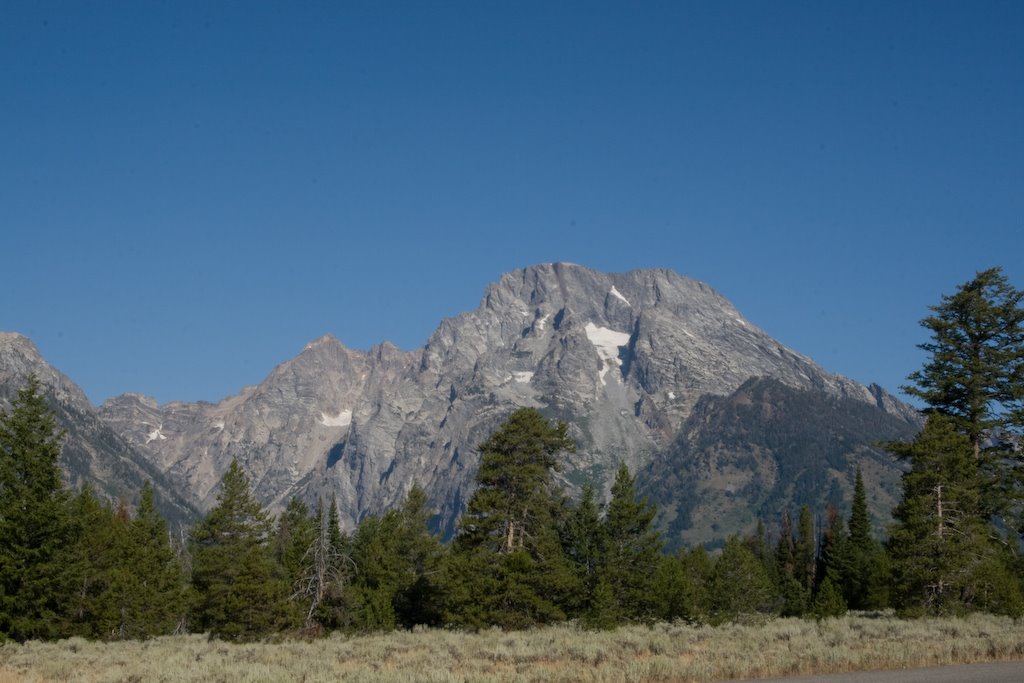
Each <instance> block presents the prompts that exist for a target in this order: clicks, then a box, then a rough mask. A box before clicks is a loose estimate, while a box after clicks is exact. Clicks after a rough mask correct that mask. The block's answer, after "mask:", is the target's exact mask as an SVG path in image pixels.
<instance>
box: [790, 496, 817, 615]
mask: <svg viewBox="0 0 1024 683" xmlns="http://www.w3.org/2000/svg"><path fill="white" fill-rule="evenodd" d="M793 554H794V558H795V560H796V566H795V570H794V578H796V580H797V582H798V583H799V584H800V587H801V588H802V589H803V591H804V594H805V595H806V598H807V600H810V597H811V594H812V593H813V591H814V586H815V574H816V570H817V566H818V548H817V535H816V534H815V533H814V517H813V515H812V514H811V508H810V507H809V506H807V505H803V506H801V508H800V525H799V532H798V535H797V539H796V544H795V546H794V548H793Z"/></svg>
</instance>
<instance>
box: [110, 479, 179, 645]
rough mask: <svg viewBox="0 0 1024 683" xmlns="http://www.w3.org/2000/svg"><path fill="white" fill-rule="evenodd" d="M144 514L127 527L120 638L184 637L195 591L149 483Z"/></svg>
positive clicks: (145, 487)
mask: <svg viewBox="0 0 1024 683" xmlns="http://www.w3.org/2000/svg"><path fill="white" fill-rule="evenodd" d="M139 498H140V500H139V508H138V510H137V511H136V513H135V517H134V518H133V519H132V520H131V522H130V523H129V524H128V528H127V534H128V539H127V540H128V543H127V548H126V552H125V554H124V559H123V560H122V566H121V570H122V573H123V574H124V575H126V576H125V578H124V579H122V581H123V582H124V583H125V584H126V587H125V590H124V595H123V598H122V601H121V604H120V606H119V610H118V616H119V619H118V636H119V637H121V638H133V639H145V638H151V637H154V636H161V635H170V634H172V633H176V632H182V631H184V626H185V620H186V617H187V615H188V611H189V607H190V602H191V591H190V589H189V585H188V581H187V579H186V576H185V571H184V568H183V567H182V566H181V562H180V559H179V557H178V553H177V552H176V550H175V548H174V546H173V545H172V544H171V539H170V535H169V534H168V531H167V522H166V521H165V520H164V518H163V517H162V516H161V515H160V512H159V511H158V510H157V508H156V497H155V494H154V492H153V485H152V484H151V483H150V482H148V481H147V482H146V483H145V484H143V486H142V491H141V493H140V496H139Z"/></svg>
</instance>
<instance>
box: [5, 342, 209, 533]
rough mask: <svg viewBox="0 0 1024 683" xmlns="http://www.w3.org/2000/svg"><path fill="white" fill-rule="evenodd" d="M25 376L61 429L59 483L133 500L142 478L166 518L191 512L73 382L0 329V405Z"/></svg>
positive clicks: (183, 517)
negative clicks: (32, 381)
mask: <svg viewBox="0 0 1024 683" xmlns="http://www.w3.org/2000/svg"><path fill="white" fill-rule="evenodd" d="M30 375H35V376H36V377H37V378H38V379H39V382H40V386H41V387H42V389H43V392H44V393H45V395H46V397H47V399H48V402H49V404H50V406H51V408H53V410H54V412H55V414H56V417H57V422H58V424H59V425H60V427H61V428H62V429H64V430H65V432H66V436H65V438H64V443H63V447H62V449H61V466H62V469H63V471H64V475H65V483H67V484H68V485H69V486H71V487H73V488H76V489H77V488H79V487H81V486H82V485H83V484H85V483H89V484H90V485H92V487H93V488H94V489H95V490H96V491H98V492H101V493H103V494H105V495H106V496H107V497H108V498H109V499H111V500H116V499H125V500H133V499H134V498H136V497H137V496H138V493H139V491H140V490H141V489H142V485H143V483H145V482H146V481H147V480H148V481H151V482H153V487H154V492H155V494H156V500H157V504H158V506H159V508H160V510H161V512H162V513H163V514H164V515H165V516H166V517H167V518H168V520H170V521H171V522H187V521H190V520H191V519H192V518H194V517H195V515H196V512H197V510H196V508H195V507H193V506H192V505H191V504H190V503H188V502H187V501H186V500H185V498H184V497H182V496H181V495H179V494H178V493H177V492H176V490H175V487H174V486H172V485H171V484H170V483H169V482H168V481H167V478H166V477H165V476H164V475H163V473H162V472H161V471H160V470H159V468H157V467H155V466H154V465H153V464H151V463H150V462H149V461H148V460H147V459H146V458H144V457H142V456H141V455H140V454H139V453H138V452H137V451H136V450H134V449H133V448H132V447H131V446H130V445H129V444H128V443H127V442H126V441H125V440H124V439H123V438H121V436H120V435H118V434H117V433H115V432H114V430H113V429H111V428H110V427H109V426H108V425H107V424H105V423H104V422H103V421H102V420H100V418H99V414H98V411H97V409H96V408H95V407H94V406H93V405H92V403H90V402H89V399H88V398H86V396H85V394H84V393H83V392H82V390H81V389H80V388H79V387H78V385H76V384H75V383H74V382H72V381H71V380H70V379H68V378H67V377H66V376H64V375H63V374H61V373H60V372H59V371H57V370H56V369H55V368H53V367H52V366H51V365H49V364H48V363H47V362H46V361H45V360H43V358H42V356H40V354H39V350H38V349H37V348H36V347H35V344H33V343H32V342H31V341H30V340H29V339H27V338H26V337H23V336H21V335H20V334H15V333H10V332H0V408H3V410H5V411H7V410H9V409H10V403H11V400H12V399H14V397H15V395H16V394H17V392H18V390H19V389H21V388H22V387H23V386H24V385H25V383H26V381H27V380H28V378H29V376H30Z"/></svg>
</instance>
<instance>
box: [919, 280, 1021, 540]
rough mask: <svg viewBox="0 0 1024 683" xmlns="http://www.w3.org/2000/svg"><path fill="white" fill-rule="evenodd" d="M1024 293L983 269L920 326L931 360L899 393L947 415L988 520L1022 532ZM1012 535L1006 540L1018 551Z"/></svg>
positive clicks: (944, 301)
mask: <svg viewBox="0 0 1024 683" xmlns="http://www.w3.org/2000/svg"><path fill="white" fill-rule="evenodd" d="M1022 300H1024V292H1022V291H1021V290H1018V289H1016V288H1014V287H1012V286H1011V285H1010V284H1009V282H1008V281H1007V279H1006V277H1005V276H1004V275H1003V272H1002V270H1001V269H999V268H990V269H988V270H985V271H981V272H979V273H977V274H976V275H975V277H974V278H973V279H972V280H970V281H969V282H966V283H964V284H962V285H960V286H959V287H958V288H957V291H956V293H955V294H952V295H950V296H944V297H942V302H941V303H940V304H939V305H938V306H932V307H931V310H932V311H933V313H934V315H931V316H928V317H927V318H925V319H924V320H922V321H921V325H922V326H924V327H925V328H927V329H928V330H929V331H930V332H931V340H930V341H929V342H926V343H924V344H920V345H919V346H920V348H921V349H923V350H924V351H926V352H928V354H929V359H928V361H927V362H926V363H925V365H924V367H923V368H922V369H921V370H918V371H917V372H915V373H913V374H912V375H910V377H908V379H909V380H910V382H911V384H910V385H909V386H906V387H904V391H906V392H907V393H910V394H912V395H914V396H917V397H919V398H921V399H922V400H924V402H925V403H927V404H928V406H929V409H930V410H932V411H934V412H938V413H941V414H942V415H945V416H946V417H947V418H948V419H949V420H951V421H952V423H953V425H954V427H955V428H956V430H957V431H959V432H960V433H961V434H964V435H965V436H966V437H967V439H968V440H969V441H970V442H971V445H972V446H973V449H974V457H975V459H976V460H978V461H979V463H980V466H981V475H982V482H981V484H982V486H983V489H984V496H983V499H982V505H983V508H984V510H985V513H986V514H987V515H988V516H993V517H999V518H1002V520H1003V521H1004V522H1005V527H1007V528H1008V530H1009V531H1010V532H1011V534H1012V532H1013V531H1016V532H1017V534H1020V533H1022V532H1024V467H1022V465H1024V462H1022V457H1021V453H1022V450H1021V443H1020V439H1021V436H1022V434H1024V306H1022V305H1021V302H1022ZM1017 534H1012V535H1013V536H1014V538H1011V539H1008V542H1009V545H1011V546H1012V547H1018V545H1019V541H1020V539H1019V538H1018V537H1017Z"/></svg>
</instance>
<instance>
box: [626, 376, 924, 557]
mask: <svg viewBox="0 0 1024 683" xmlns="http://www.w3.org/2000/svg"><path fill="white" fill-rule="evenodd" d="M876 391H877V389H876ZM918 427H919V422H918V420H908V419H906V417H904V416H901V415H899V414H893V413H889V412H886V411H885V410H882V409H880V408H879V406H878V405H877V404H876V405H872V404H870V403H868V402H865V401H860V400H855V399H852V398H848V397H843V396H830V395H822V393H821V392H818V391H815V390H806V389H797V388H794V387H791V386H787V385H785V384H783V383H782V382H780V381H778V380H776V379H773V378H769V377H756V378H752V379H750V380H748V381H746V382H744V383H743V385H742V386H740V387H739V388H738V389H737V390H736V391H734V392H733V393H732V394H730V395H728V396H714V395H706V396H704V397H703V398H701V400H700V401H699V402H698V403H697V405H696V406H695V407H694V409H693V411H692V412H691V414H690V416H689V417H688V418H687V419H686V421H685V422H684V423H683V427H682V429H681V430H680V431H679V433H678V435H677V436H676V438H675V440H674V442H673V443H672V445H671V446H670V447H669V448H668V449H667V450H666V452H665V453H664V454H662V455H661V456H660V457H659V458H657V459H655V460H654V461H652V462H651V463H649V464H648V465H647V466H646V467H645V468H644V469H643V470H642V471H641V472H640V473H639V475H638V477H637V478H638V480H639V482H640V489H641V493H642V494H644V495H646V496H647V497H648V498H649V499H650V500H651V501H652V502H653V503H655V504H656V505H657V506H658V517H657V524H658V525H659V527H660V528H661V529H662V530H663V531H665V532H666V533H665V535H666V537H667V538H668V539H669V545H670V547H673V546H677V545H687V546H689V545H695V544H700V543H709V542H714V541H721V540H722V538H723V537H724V536H725V535H727V534H728V533H730V532H732V531H734V530H736V529H751V528H753V527H755V526H756V524H757V520H758V519H760V520H762V521H764V522H765V523H766V526H767V527H768V528H769V529H770V530H771V531H773V532H776V531H777V530H778V527H779V523H780V521H781V519H782V516H783V514H784V513H785V512H786V511H789V512H791V513H795V512H796V510H795V508H796V506H797V505H799V504H804V503H806V504H809V505H811V506H812V509H814V510H816V511H818V512H819V513H820V512H822V511H824V510H825V508H826V506H827V505H829V504H831V505H834V506H835V507H836V508H837V509H839V510H844V511H848V501H849V500H851V499H852V497H853V486H852V484H853V477H852V476H851V470H852V471H854V472H855V471H856V470H855V468H856V467H857V466H859V467H860V468H861V470H862V473H863V476H864V481H865V483H866V488H867V490H868V491H869V492H870V499H871V501H870V502H871V507H872V508H873V512H874V518H875V527H876V531H882V530H883V527H884V525H885V523H887V522H888V521H889V520H890V517H889V511H890V510H891V509H892V508H893V507H894V506H895V505H896V503H897V502H898V501H899V496H900V482H899V477H898V474H899V471H897V470H895V469H894V463H893V459H892V456H890V455H889V454H888V453H886V452H885V451H884V450H883V449H882V448H881V447H880V446H879V442H881V441H891V440H900V439H909V438H912V437H913V436H914V434H915V433H916V432H917V430H918ZM794 518H795V514H794Z"/></svg>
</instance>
